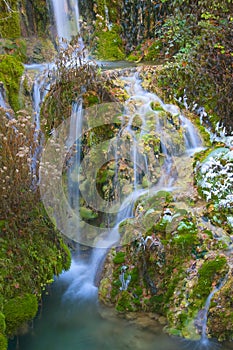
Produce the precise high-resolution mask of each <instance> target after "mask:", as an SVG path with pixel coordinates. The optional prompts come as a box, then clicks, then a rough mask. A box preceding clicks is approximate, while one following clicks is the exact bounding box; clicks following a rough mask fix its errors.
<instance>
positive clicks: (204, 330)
mask: <svg viewBox="0 0 233 350" xmlns="http://www.w3.org/2000/svg"><path fill="white" fill-rule="evenodd" d="M227 280H228V273H227V275H226V276H225V278H224V279H223V280H222V282H220V283H219V285H218V286H216V287H215V288H214V289H213V290H212V292H211V293H210V294H209V296H208V298H207V299H206V302H205V306H204V310H203V311H204V313H203V315H202V330H201V340H200V344H201V346H204V347H205V346H209V344H211V341H209V339H208V335H207V321H208V312H209V308H210V303H211V300H212V298H213V296H214V295H215V294H216V293H217V292H218V291H219V290H220V289H221V288H222V287H223V286H224V284H225V283H226V281H227Z"/></svg>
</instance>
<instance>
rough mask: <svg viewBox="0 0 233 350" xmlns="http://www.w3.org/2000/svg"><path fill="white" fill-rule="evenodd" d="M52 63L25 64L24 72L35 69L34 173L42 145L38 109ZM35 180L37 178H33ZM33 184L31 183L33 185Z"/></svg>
mask: <svg viewBox="0 0 233 350" xmlns="http://www.w3.org/2000/svg"><path fill="white" fill-rule="evenodd" d="M52 67H53V64H32V65H25V70H26V72H28V71H35V79H34V84H33V88H32V106H33V110H34V115H33V122H34V123H35V125H36V128H35V134H34V139H35V141H36V142H38V146H37V147H36V149H35V152H34V154H32V156H31V157H32V163H31V171H32V173H33V174H36V169H37V161H38V159H39V156H40V153H41V149H42V145H41V139H40V136H41V131H40V109H41V104H42V102H43V101H44V99H45V97H46V94H47V93H48V91H49V88H50V84H51V81H50V80H49V79H48V71H49V70H51V68H52ZM35 181H37V179H35ZM34 185H35V184H32V186H34Z"/></svg>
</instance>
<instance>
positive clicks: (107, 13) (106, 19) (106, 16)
mask: <svg viewBox="0 0 233 350" xmlns="http://www.w3.org/2000/svg"><path fill="white" fill-rule="evenodd" d="M104 12H105V21H106V26H107V27H108V30H111V29H112V24H111V23H110V20H109V12H108V6H107V4H106V1H104Z"/></svg>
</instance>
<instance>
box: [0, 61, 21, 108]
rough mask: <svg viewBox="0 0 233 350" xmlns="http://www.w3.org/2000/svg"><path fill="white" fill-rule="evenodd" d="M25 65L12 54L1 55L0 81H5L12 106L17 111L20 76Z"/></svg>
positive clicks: (18, 106)
mask: <svg viewBox="0 0 233 350" xmlns="http://www.w3.org/2000/svg"><path fill="white" fill-rule="evenodd" d="M23 71H24V67H23V65H22V63H21V61H20V60H19V59H17V58H16V57H14V56H10V55H0V81H2V82H3V84H4V86H5V88H6V91H7V97H8V100H9V103H10V105H11V107H12V108H13V109H14V110H15V111H17V110H18V109H19V108H20V104H19V89H20V78H21V76H22V74H23Z"/></svg>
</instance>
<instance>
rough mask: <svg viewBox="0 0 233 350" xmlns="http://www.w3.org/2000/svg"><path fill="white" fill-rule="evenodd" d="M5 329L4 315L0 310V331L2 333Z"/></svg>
mask: <svg viewBox="0 0 233 350" xmlns="http://www.w3.org/2000/svg"><path fill="white" fill-rule="evenodd" d="M5 330H6V322H5V316H4V315H3V313H2V312H0V333H2V334H4V333H5Z"/></svg>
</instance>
